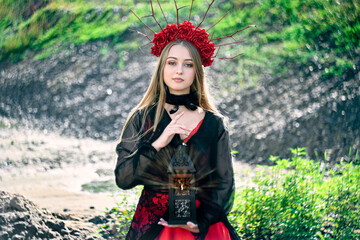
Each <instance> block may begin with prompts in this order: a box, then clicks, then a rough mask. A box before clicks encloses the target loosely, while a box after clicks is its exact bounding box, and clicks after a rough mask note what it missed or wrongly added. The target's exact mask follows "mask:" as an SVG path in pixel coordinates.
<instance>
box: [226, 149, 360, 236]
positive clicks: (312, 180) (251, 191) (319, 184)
mask: <svg viewBox="0 0 360 240" xmlns="http://www.w3.org/2000/svg"><path fill="white" fill-rule="evenodd" d="M291 151H292V153H293V155H294V156H293V157H292V158H291V159H280V158H279V157H274V156H271V158H270V159H271V160H272V161H274V162H275V166H272V167H266V169H265V170H263V171H261V172H258V174H257V177H256V179H254V183H255V184H256V186H254V187H245V188H243V189H241V190H240V191H239V193H238V194H237V198H236V201H235V205H234V208H233V211H232V212H231V213H230V216H229V219H230V221H231V223H232V224H233V225H234V226H236V229H237V232H238V233H239V234H240V235H241V236H242V237H243V238H244V239H356V236H359V234H360V205H359V203H358V201H357V200H358V197H359V196H360V175H359V174H360V168H359V165H355V164H353V163H352V162H350V163H341V164H338V165H336V166H334V168H333V169H331V170H330V171H329V172H328V176H326V177H325V172H326V169H325V167H323V165H322V164H321V163H320V162H315V161H313V160H310V159H308V158H306V152H305V149H304V148H297V149H291ZM355 161H356V162H357V161H358V159H357V157H356V159H355V160H354V162H355ZM335 169H336V170H335Z"/></svg>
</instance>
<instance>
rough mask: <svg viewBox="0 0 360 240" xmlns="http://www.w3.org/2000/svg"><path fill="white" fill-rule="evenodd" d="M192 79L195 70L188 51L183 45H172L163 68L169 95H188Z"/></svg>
mask: <svg viewBox="0 0 360 240" xmlns="http://www.w3.org/2000/svg"><path fill="white" fill-rule="evenodd" d="M194 79H195V68H194V63H193V60H192V58H191V55H190V52H189V50H188V49H187V48H186V47H184V46H183V45H174V46H173V47H172V48H170V51H169V54H168V56H167V59H166V63H165V67H164V82H165V84H166V86H168V88H169V91H170V93H172V94H175V95H182V94H187V93H190V86H191V85H192V83H193V82H194Z"/></svg>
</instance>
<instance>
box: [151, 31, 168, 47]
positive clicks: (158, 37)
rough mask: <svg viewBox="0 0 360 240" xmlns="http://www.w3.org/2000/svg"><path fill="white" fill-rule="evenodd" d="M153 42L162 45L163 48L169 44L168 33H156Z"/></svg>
mask: <svg viewBox="0 0 360 240" xmlns="http://www.w3.org/2000/svg"><path fill="white" fill-rule="evenodd" d="M152 42H153V43H154V44H155V45H157V46H161V47H162V48H164V47H165V46H166V45H167V44H168V38H167V36H166V34H164V32H163V31H161V32H159V33H155V34H154V39H153V40H152Z"/></svg>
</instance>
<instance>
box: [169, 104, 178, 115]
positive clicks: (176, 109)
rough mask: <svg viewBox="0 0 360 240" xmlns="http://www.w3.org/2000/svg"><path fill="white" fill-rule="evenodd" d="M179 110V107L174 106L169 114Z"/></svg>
mask: <svg viewBox="0 0 360 240" xmlns="http://www.w3.org/2000/svg"><path fill="white" fill-rule="evenodd" d="M178 110H179V105H175V106H174V108H172V109H170V111H169V113H170V114H174V113H176V112H177V111H178Z"/></svg>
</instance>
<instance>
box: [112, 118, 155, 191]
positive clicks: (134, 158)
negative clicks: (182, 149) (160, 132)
mask: <svg viewBox="0 0 360 240" xmlns="http://www.w3.org/2000/svg"><path fill="white" fill-rule="evenodd" d="M142 120H143V118H142V116H141V114H140V113H139V112H137V113H135V114H134V115H133V116H132V118H131V119H130V121H129V123H128V125H127V126H126V127H125V129H124V132H123V136H122V140H121V142H120V143H119V144H118V145H117V146H116V153H117V163H116V167H115V171H114V172H115V179H116V184H117V186H118V187H120V188H122V189H130V188H132V187H135V186H136V185H139V184H142V182H141V176H142V175H143V173H144V172H145V170H146V168H147V166H148V165H149V164H150V163H151V162H152V161H153V160H154V159H155V158H156V154H157V151H156V149H155V148H154V147H153V146H152V145H151V142H149V141H148V140H146V136H143V127H142V126H143V123H142Z"/></svg>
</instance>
